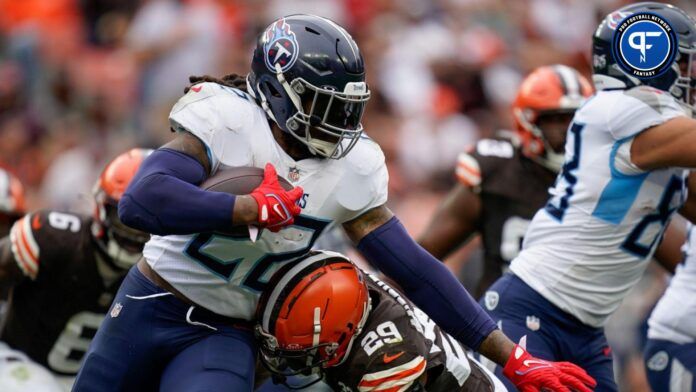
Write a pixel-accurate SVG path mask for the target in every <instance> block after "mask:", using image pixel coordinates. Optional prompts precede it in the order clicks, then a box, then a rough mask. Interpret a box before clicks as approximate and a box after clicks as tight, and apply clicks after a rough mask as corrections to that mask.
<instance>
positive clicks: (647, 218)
mask: <svg viewBox="0 0 696 392" xmlns="http://www.w3.org/2000/svg"><path fill="white" fill-rule="evenodd" d="M685 115H686V114H685V112H684V111H683V110H682V108H681V107H680V106H679V104H678V103H677V102H676V101H675V100H674V98H672V96H671V95H669V94H667V93H663V92H661V91H658V90H655V89H652V88H650V87H636V88H633V89H629V90H608V91H599V92H598V93H597V94H596V95H594V96H593V97H592V98H590V99H589V100H588V101H587V102H586V103H585V105H584V106H582V107H581V108H580V109H579V110H578V111H577V112H576V113H575V117H574V118H573V122H572V124H571V126H570V127H569V129H568V137H567V142H566V150H565V163H564V165H563V170H562V171H561V173H559V175H558V178H557V179H556V183H555V185H554V186H553V187H552V188H551V189H550V190H549V193H550V195H551V198H550V200H549V202H548V203H547V205H546V206H545V207H543V208H542V209H540V210H539V211H538V212H537V213H536V215H535V216H534V219H533V220H532V223H531V224H530V226H529V229H528V231H527V234H526V235H525V239H524V244H523V250H522V251H521V253H520V254H519V255H518V257H517V258H516V259H514V260H513V261H512V264H511V266H510V269H511V270H512V271H513V272H514V273H515V274H517V276H519V277H520V278H521V279H522V280H524V281H525V282H526V283H527V284H528V285H530V286H531V287H532V288H534V289H535V290H536V291H537V292H539V293H540V294H541V295H542V296H544V297H545V298H546V299H548V300H549V301H550V302H551V303H553V304H554V305H556V306H558V307H559V308H561V309H563V310H564V311H566V312H568V313H570V314H572V315H574V316H575V317H577V318H578V319H579V320H580V321H582V322H583V323H585V324H587V325H590V326H594V327H599V326H602V325H603V324H604V322H605V321H606V319H607V317H608V316H609V315H611V314H612V313H613V312H614V311H615V310H616V308H617V307H618V306H619V304H620V303H621V301H622V300H623V298H624V296H625V295H626V293H628V291H629V289H630V288H631V287H632V286H633V285H634V284H635V283H636V282H637V281H638V280H639V278H640V277H641V275H642V274H643V271H644V269H645V267H646V265H647V263H648V261H649V260H650V258H651V257H652V254H653V252H654V250H655V247H656V246H657V244H658V243H659V240H660V238H661V236H662V234H663V231H664V228H665V225H666V224H667V222H668V221H669V219H670V217H671V216H672V214H673V213H674V211H676V210H677V209H678V208H679V207H680V206H681V205H682V204H683V202H684V199H685V197H686V189H685V184H684V180H685V178H686V173H687V172H686V171H685V170H683V169H677V168H670V169H661V170H653V171H647V172H646V171H643V170H641V169H639V168H638V167H636V166H635V165H634V164H633V163H632V162H631V159H630V149H631V144H632V141H633V137H634V136H635V135H637V134H638V133H640V132H641V131H643V130H645V129H647V128H650V127H652V126H655V125H658V124H661V123H664V122H666V121H668V120H670V119H672V118H674V117H677V116H685Z"/></svg>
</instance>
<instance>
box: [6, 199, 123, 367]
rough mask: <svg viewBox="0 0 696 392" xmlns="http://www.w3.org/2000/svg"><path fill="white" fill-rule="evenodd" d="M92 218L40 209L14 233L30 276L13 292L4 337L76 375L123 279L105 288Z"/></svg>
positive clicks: (20, 222)
mask: <svg viewBox="0 0 696 392" xmlns="http://www.w3.org/2000/svg"><path fill="white" fill-rule="evenodd" d="M91 225H92V219H91V218H90V217H85V216H79V215H74V214H69V213H63V212H57V211H40V212H35V213H32V214H28V215H26V216H24V217H23V218H22V219H20V220H18V221H17V222H16V223H15V224H14V226H13V227H12V230H11V232H10V239H11V243H12V252H13V254H14V258H15V261H16V262H17V265H18V266H19V267H20V269H21V270H22V271H23V272H24V274H25V275H26V278H25V279H24V280H23V281H22V282H21V283H19V284H18V285H17V286H15V288H14V289H13V292H12V299H11V304H10V309H9V312H8V315H7V319H6V323H5V328H4V329H3V331H2V335H1V337H0V340H3V341H5V342H6V343H7V344H9V345H10V346H11V347H12V348H14V349H17V350H20V351H22V352H24V353H26V354H27V355H28V356H29V357H30V358H31V359H33V360H34V361H36V362H38V363H40V364H42V365H44V366H46V367H48V368H49V369H50V370H51V371H53V372H56V373H59V374H63V375H75V374H77V371H78V370H79V367H80V363H81V360H82V357H83V356H84V354H85V352H86V351H87V348H88V347H89V344H90V342H91V341H92V338H93V337H94V335H95V333H96V331H97V328H98V327H99V325H100V324H101V321H102V319H103V318H104V314H105V313H106V312H107V310H108V309H109V306H110V304H111V301H112V299H113V297H114V295H115V293H116V291H117V290H118V286H119V285H120V282H121V279H116V281H115V282H113V283H112V284H110V285H109V287H105V284H104V280H103V278H102V277H101V274H100V273H99V271H98V270H97V268H98V267H97V257H98V256H97V253H98V252H100V250H99V247H98V245H97V243H96V242H95V239H94V237H93V236H92V234H91Z"/></svg>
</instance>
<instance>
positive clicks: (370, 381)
mask: <svg viewBox="0 0 696 392" xmlns="http://www.w3.org/2000/svg"><path fill="white" fill-rule="evenodd" d="M366 281H367V287H368V290H369V293H370V298H371V300H372V310H371V312H370V315H369V316H368V319H367V322H366V323H365V326H364V327H363V330H362V331H361V333H360V334H359V335H358V336H356V338H355V341H354V342H353V346H352V348H351V350H350V352H349V353H348V354H347V357H346V359H345V361H344V362H343V363H342V364H341V365H339V366H336V367H333V368H329V369H326V382H327V383H328V384H329V385H330V386H331V387H332V388H333V390H335V391H341V392H350V391H361V392H365V391H382V390H389V391H391V390H394V391H396V390H399V391H401V390H403V391H418V390H424V389H425V390H428V391H435V392H440V391H442V392H445V391H447V392H452V391H489V390H490V391H493V390H494V386H493V385H494V384H493V381H492V380H491V379H490V378H488V377H489V376H488V375H486V374H485V373H484V372H483V370H482V369H481V368H480V367H478V365H476V364H474V363H473V362H471V361H470V360H469V357H468V356H467V355H466V352H465V349H464V347H463V346H462V345H461V344H459V343H458V342H457V341H456V340H455V339H454V338H452V337H451V336H449V335H447V334H446V333H444V332H443V331H442V330H441V329H440V328H439V327H438V326H437V325H435V322H433V321H432V320H430V319H429V318H428V316H426V315H425V313H423V311H421V310H420V309H418V308H416V307H415V305H413V303H411V302H410V301H409V300H408V299H406V297H404V296H403V295H401V294H400V293H399V292H398V291H396V290H395V289H393V288H391V287H390V286H388V285H387V284H386V283H384V282H382V281H380V280H379V279H378V278H376V277H375V276H373V275H368V278H367V279H366ZM424 374H427V385H423V384H422V380H423V378H422V376H423V375H424Z"/></svg>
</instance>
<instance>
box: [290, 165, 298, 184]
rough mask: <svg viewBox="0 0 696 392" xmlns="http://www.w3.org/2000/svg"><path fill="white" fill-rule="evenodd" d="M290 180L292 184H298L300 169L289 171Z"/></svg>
mask: <svg viewBox="0 0 696 392" xmlns="http://www.w3.org/2000/svg"><path fill="white" fill-rule="evenodd" d="M288 179H289V180H290V181H292V182H297V181H298V180H299V179H300V169H298V168H296V167H291V168H290V171H288Z"/></svg>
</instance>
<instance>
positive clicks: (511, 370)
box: [503, 345, 597, 392]
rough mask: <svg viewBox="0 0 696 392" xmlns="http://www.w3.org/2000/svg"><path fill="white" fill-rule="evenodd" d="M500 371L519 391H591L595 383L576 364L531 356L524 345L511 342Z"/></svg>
mask: <svg viewBox="0 0 696 392" xmlns="http://www.w3.org/2000/svg"><path fill="white" fill-rule="evenodd" d="M503 374H504V375H505V377H507V378H508V379H509V380H510V381H512V383H513V384H515V386H516V387H517V389H518V390H519V391H520V392H536V391H545V390H548V391H554V392H559V391H563V392H570V391H579V392H592V389H591V388H594V387H595V386H596V385H597V382H596V381H595V380H594V378H592V377H590V376H589V375H588V374H587V373H586V372H585V371H584V370H582V369H581V368H580V367H578V366H575V365H573V364H572V363H570V362H551V361H545V360H543V359H539V358H535V357H533V356H532V355H531V354H529V353H528V352H527V351H526V350H525V349H524V348H522V347H520V346H519V345H515V348H514V349H513V350H512V354H511V355H510V358H508V360H507V363H506V364H505V367H504V368H503Z"/></svg>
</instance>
